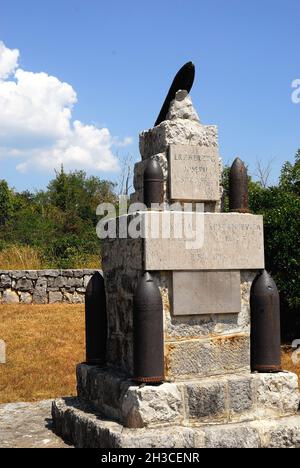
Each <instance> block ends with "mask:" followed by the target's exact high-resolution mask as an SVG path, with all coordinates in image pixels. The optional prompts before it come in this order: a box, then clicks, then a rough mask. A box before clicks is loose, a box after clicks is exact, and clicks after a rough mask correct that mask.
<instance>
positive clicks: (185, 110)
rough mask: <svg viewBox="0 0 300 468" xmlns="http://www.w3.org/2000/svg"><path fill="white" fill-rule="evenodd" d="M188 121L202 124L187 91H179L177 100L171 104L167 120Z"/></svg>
mask: <svg viewBox="0 0 300 468" xmlns="http://www.w3.org/2000/svg"><path fill="white" fill-rule="evenodd" d="M176 119H188V120H192V121H195V122H200V119H199V116H198V114H197V112H196V110H195V109H194V106H193V103H192V100H191V97H190V96H189V94H188V92H187V91H185V90H181V91H177V93H176V96H175V99H174V100H173V101H172V102H171V104H170V109H169V112H168V114H167V118H166V120H176Z"/></svg>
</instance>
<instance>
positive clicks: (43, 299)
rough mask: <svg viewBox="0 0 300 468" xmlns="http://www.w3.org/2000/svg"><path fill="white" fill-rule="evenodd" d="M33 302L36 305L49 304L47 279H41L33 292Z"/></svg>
mask: <svg viewBox="0 0 300 468" xmlns="http://www.w3.org/2000/svg"><path fill="white" fill-rule="evenodd" d="M33 302H34V303H35V304H47V302H48V296H47V279H46V278H39V279H38V280H37V282H36V285H35V289H34V291H33Z"/></svg>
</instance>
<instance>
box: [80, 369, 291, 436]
mask: <svg viewBox="0 0 300 468" xmlns="http://www.w3.org/2000/svg"><path fill="white" fill-rule="evenodd" d="M77 384H78V385H77V388H78V397H79V398H81V399H83V400H86V401H88V402H89V403H90V404H91V405H92V407H93V409H94V410H95V411H97V412H99V413H100V414H102V415H103V416H105V417H106V418H109V419H113V420H116V421H118V422H120V423H121V424H122V425H124V426H125V427H129V428H143V427H156V426H161V425H168V426H170V425H173V426H175V425H184V426H189V425H193V426H201V425H204V424H207V423H211V424H215V423H219V424H221V423H224V424H225V423H234V422H241V421H253V420H255V419H258V418H263V419H270V418H281V417H283V416H290V415H293V414H296V413H297V411H298V408H299V401H300V394H299V390H298V378H297V376H296V375H295V374H292V373H290V372H281V373H278V374H250V373H242V374H228V375H226V376H218V377H209V378H205V379H200V380H188V381H182V382H173V383H163V384H162V385H158V386H138V385H135V384H134V382H132V381H131V380H128V378H126V376H125V375H123V374H118V373H116V372H115V371H113V370H111V369H100V368H97V367H92V366H87V365H84V364H81V365H79V366H78V367H77Z"/></svg>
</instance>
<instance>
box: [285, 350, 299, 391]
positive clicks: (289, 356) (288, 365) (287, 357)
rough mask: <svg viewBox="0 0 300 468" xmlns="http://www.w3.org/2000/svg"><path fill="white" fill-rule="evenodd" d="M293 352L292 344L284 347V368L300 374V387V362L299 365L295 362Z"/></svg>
mask: <svg viewBox="0 0 300 468" xmlns="http://www.w3.org/2000/svg"><path fill="white" fill-rule="evenodd" d="M292 353H293V351H292V349H291V347H290V346H283V347H282V368H283V369H284V370H287V371H290V372H295V374H297V375H298V377H299V389H300V363H299V364H298V365H295V364H293V361H292Z"/></svg>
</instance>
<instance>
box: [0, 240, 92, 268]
mask: <svg viewBox="0 0 300 468" xmlns="http://www.w3.org/2000/svg"><path fill="white" fill-rule="evenodd" d="M0 265H1V270H42V269H43V268H56V267H57V265H56V264H55V263H54V264H53V265H52V264H51V262H50V263H47V262H45V261H43V258H42V255H41V254H40V252H39V250H38V249H37V248H34V247H30V246H26V245H24V246H22V245H12V246H9V247H6V248H5V249H4V250H0ZM68 268H78V269H91V270H94V269H96V270H98V269H99V268H101V260H100V256H99V254H90V255H78V257H75V258H74V259H73V261H72V265H71V264H70V265H69V266H68Z"/></svg>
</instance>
